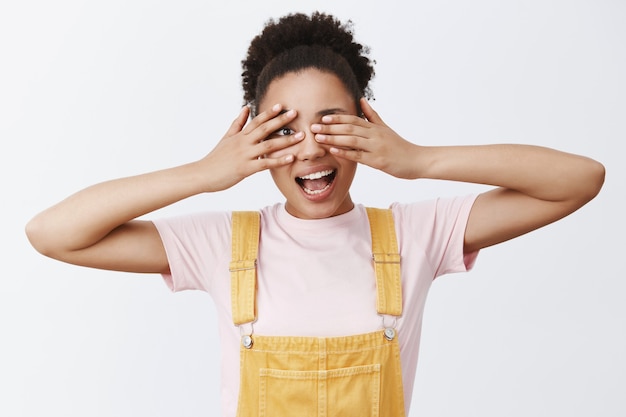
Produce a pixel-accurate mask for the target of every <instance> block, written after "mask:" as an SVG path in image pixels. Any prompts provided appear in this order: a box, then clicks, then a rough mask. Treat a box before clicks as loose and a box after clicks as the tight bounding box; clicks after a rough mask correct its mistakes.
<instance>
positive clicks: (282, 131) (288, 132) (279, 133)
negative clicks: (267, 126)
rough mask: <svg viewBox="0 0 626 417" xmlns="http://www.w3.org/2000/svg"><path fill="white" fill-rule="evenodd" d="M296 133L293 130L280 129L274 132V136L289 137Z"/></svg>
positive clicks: (287, 128)
mask: <svg viewBox="0 0 626 417" xmlns="http://www.w3.org/2000/svg"><path fill="white" fill-rule="evenodd" d="M294 133H296V132H295V131H294V130H293V129H291V128H289V127H281V128H280V129H278V130H277V131H276V132H274V136H290V135H293V134H294Z"/></svg>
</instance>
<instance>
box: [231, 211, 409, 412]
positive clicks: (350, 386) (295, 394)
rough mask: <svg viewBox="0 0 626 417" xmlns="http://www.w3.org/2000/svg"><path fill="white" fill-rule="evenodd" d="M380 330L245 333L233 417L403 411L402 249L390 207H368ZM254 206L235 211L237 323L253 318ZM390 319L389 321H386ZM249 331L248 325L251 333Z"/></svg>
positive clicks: (233, 266)
mask: <svg viewBox="0 0 626 417" xmlns="http://www.w3.org/2000/svg"><path fill="white" fill-rule="evenodd" d="M367 215H368V218H369V222H370V229H371V234H372V258H373V262H374V268H375V273H376V291H377V296H376V309H377V311H378V314H379V315H381V316H382V322H383V326H382V327H383V330H379V331H375V332H373V333H368V334H361V335H356V336H346V337H331V338H318V337H283V336H280V337H272V336H259V335H253V334H242V338H241V341H242V343H241V347H240V368H241V381H240V389H239V405H238V409H237V417H283V416H295V417H309V416H311V417H370V416H371V417H374V416H376V417H378V416H384V417H405V412H404V394H403V387H402V369H401V366H400V348H399V345H398V337H397V334H396V330H395V321H396V318H397V317H398V316H400V315H401V314H402V287H401V280H400V255H399V253H398V245H397V242H396V234H395V229H394V223H393V217H392V215H391V211H390V210H382V209H372V208H367ZM259 225H260V216H259V213H258V212H234V213H233V216H232V229H233V234H232V262H231V264H230V271H231V298H232V314H233V321H234V323H235V325H236V326H239V328H240V329H243V328H244V326H243V325H244V324H245V325H247V326H245V327H246V328H250V329H251V328H252V326H250V325H249V324H251V323H253V322H254V321H255V320H256V258H257V252H258V242H259ZM386 326H387V327H386ZM249 333H251V332H249Z"/></svg>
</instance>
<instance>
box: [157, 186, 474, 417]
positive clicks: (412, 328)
mask: <svg viewBox="0 0 626 417" xmlns="http://www.w3.org/2000/svg"><path fill="white" fill-rule="evenodd" d="M474 200H475V196H466V197H459V198H451V199H438V200H432V201H424V202H418V203H412V204H397V203H395V204H393V205H392V206H391V208H392V210H393V214H394V220H395V227H396V234H397V238H398V246H399V250H400V256H401V259H402V264H401V265H402V291H403V304H404V312H403V315H402V317H401V318H400V319H399V320H398V322H397V327H396V328H397V330H398V334H399V342H400V356H401V361H402V371H403V384H404V394H405V402H406V409H407V413H408V410H409V406H410V401H411V394H412V391H413V382H414V378H415V371H416V366H417V357H418V350H419V343H420V333H421V326H422V313H423V310H424V304H425V301H426V295H427V293H428V289H429V287H430V284H431V282H432V281H433V279H434V278H435V277H437V276H440V275H443V274H447V273H453V272H462V271H466V270H468V269H469V268H471V266H472V264H473V262H474V260H475V257H476V254H472V255H469V256H468V255H466V256H464V255H463V239H464V234H465V226H466V224H467V219H468V216H469V212H470V209H471V207H472V204H473V202H474ZM154 224H155V225H156V227H157V229H158V230H159V233H160V235H161V238H162V239H163V243H164V245H165V250H166V252H167V257H168V260H169V264H170V269H171V275H165V276H164V278H165V282H166V283H167V285H168V286H169V287H170V288H171V289H172V290H173V291H182V290H190V289H194V290H203V291H207V292H208V293H209V294H210V295H211V297H212V298H213V300H214V302H215V305H216V309H217V315H218V323H219V334H220V343H221V352H222V358H221V359H222V360H221V366H222V369H221V381H222V382H221V383H222V411H223V415H224V416H229V417H231V416H233V417H234V416H235V414H236V410H237V399H238V393H239V344H240V331H239V329H238V328H237V327H235V326H234V325H233V322H232V316H231V307H230V302H231V301H230V273H229V270H228V266H229V262H230V258H231V246H230V244H231V223H230V212H206V213H201V214H195V215H190V216H184V217H178V218H171V219H161V220H157V221H155V222H154ZM371 258H372V255H371V236H370V231H369V223H368V219H367V214H366V212H365V208H364V207H363V206H361V205H357V206H356V207H355V208H354V209H353V210H351V211H350V212H348V213H346V214H343V215H340V216H335V217H330V218H327V219H320V220H303V219H298V218H295V217H293V216H291V215H290V214H289V213H287V211H286V210H285V207H284V205H283V204H276V205H274V206H269V207H266V208H264V209H262V210H261V238H260V245H259V257H258V292H257V312H258V319H257V322H256V323H255V324H254V333H256V334H260V335H270V336H314V337H322V336H324V337H332V336H348V335H354V334H359V333H369V332H373V331H376V330H379V329H381V328H382V320H381V317H380V316H379V315H378V314H377V312H376V301H375V299H376V286H375V279H374V271H373V267H372V261H371Z"/></svg>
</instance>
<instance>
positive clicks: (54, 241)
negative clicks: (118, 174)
mask: <svg viewBox="0 0 626 417" xmlns="http://www.w3.org/2000/svg"><path fill="white" fill-rule="evenodd" d="M280 110H281V108H280V107H279V106H275V107H274V108H273V109H272V110H270V111H268V112H265V113H262V114H260V115H259V116H257V117H256V118H255V119H254V120H252V121H251V122H250V124H248V125H247V126H245V127H244V125H245V123H246V120H247V118H248V114H249V113H248V110H247V109H244V110H243V111H242V112H241V113H240V114H239V116H238V117H237V119H235V121H234V122H233V124H232V125H231V127H230V129H229V130H228V132H227V133H226V135H225V136H224V138H223V139H222V140H221V141H220V142H219V143H218V145H217V146H216V147H215V149H213V151H211V153H209V154H208V155H207V156H206V157H204V158H202V159H201V160H199V161H196V162H192V163H189V164H186V165H182V166H179V167H175V168H170V169H165V170H161V171H156V172H152V173H148V174H143V175H138V176H134V177H128V178H121V179H116V180H112V181H108V182H104V183H101V184H97V185H94V186H91V187H88V188H86V189H84V190H82V191H79V192H78V193H76V194H74V195H72V196H70V197H68V198H67V199H65V200H63V201H61V202H60V203H58V204H56V205H54V206H52V207H50V208H48V209H47V210H45V211H43V212H41V213H39V214H38V215H37V216H35V217H34V218H33V219H32V220H31V221H30V222H29V223H28V225H27V226H26V233H27V235H28V238H29V240H30V241H31V243H32V245H33V246H34V247H35V249H37V250H38V251H39V252H41V253H42V254H44V255H46V256H49V257H52V258H55V259H59V260H61V261H64V262H69V263H73V264H77V265H83V266H90V267H95V268H102V269H113V270H122V271H131V272H167V271H168V270H169V265H168V262H167V257H166V255H165V250H164V248H163V245H162V243H161V239H160V236H159V235H158V232H157V230H156V228H155V226H154V225H153V224H152V222H150V221H138V220H134V219H136V218H137V217H140V216H142V215H144V214H147V213H150V212H152V211H154V210H157V209H159V208H162V207H165V206H168V205H170V204H173V203H175V202H177V201H180V200H182V199H185V198H187V197H190V196H193V195H196V194H199V193H204V192H215V191H220V190H224V189H227V188H229V187H231V186H233V185H235V184H236V183H238V182H239V181H241V180H242V179H243V178H245V177H247V176H249V175H252V174H254V173H255V172H258V171H261V170H264V169H268V168H270V167H273V166H279V165H282V164H288V163H290V162H291V160H292V159H291V158H292V157H291V155H287V156H283V157H281V158H280V159H273V158H263V159H258V158H257V157H258V156H259V155H263V154H268V153H271V152H273V151H276V150H278V149H282V148H285V147H288V146H290V145H292V144H293V143H294V142H297V141H298V140H300V139H298V138H297V137H289V138H287V137H285V138H283V139H278V140H271V141H263V139H264V138H265V137H267V135H269V134H270V133H272V132H274V131H275V130H277V129H279V128H280V127H282V126H284V125H285V124H286V123H288V122H289V121H290V120H292V119H293V118H294V117H295V113H290V112H287V113H283V114H280Z"/></svg>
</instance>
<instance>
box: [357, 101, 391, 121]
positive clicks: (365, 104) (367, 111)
mask: <svg viewBox="0 0 626 417" xmlns="http://www.w3.org/2000/svg"><path fill="white" fill-rule="evenodd" d="M361 110H363V114H364V115H365V117H366V118H367V120H369V121H370V122H372V123H374V124H378V125H383V126H387V125H386V124H385V122H383V119H382V118H381V117H380V116H379V115H378V113H376V111H375V110H374V109H373V108H372V106H370V103H369V101H367V99H366V98H365V97H362V98H361Z"/></svg>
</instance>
